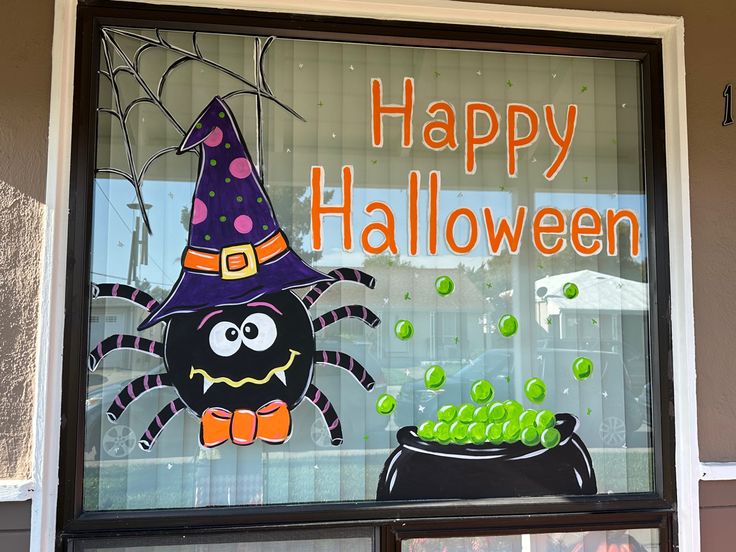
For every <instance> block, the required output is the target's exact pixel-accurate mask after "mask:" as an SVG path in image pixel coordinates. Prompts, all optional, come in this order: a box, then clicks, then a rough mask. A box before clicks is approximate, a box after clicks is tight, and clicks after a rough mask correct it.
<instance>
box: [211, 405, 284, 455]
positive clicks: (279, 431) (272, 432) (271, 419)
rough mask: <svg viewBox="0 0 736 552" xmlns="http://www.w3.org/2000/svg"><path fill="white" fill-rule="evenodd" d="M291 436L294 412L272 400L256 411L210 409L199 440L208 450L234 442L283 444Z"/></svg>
mask: <svg viewBox="0 0 736 552" xmlns="http://www.w3.org/2000/svg"><path fill="white" fill-rule="evenodd" d="M290 433H291V413H290V412H289V408H288V407H287V406H286V403H285V402H284V401H278V400H277V401H271V402H270V403H267V404H265V405H263V406H262V407H261V408H259V409H258V410H257V411H256V412H253V411H252V410H245V409H242V410H236V411H235V412H230V411H229V410H227V409H225V408H208V409H207V410H205V411H204V413H203V414H202V426H201V430H200V434H199V440H200V442H201V443H202V445H204V446H205V447H207V448H212V447H216V446H218V445H221V444H222V443H224V442H226V441H227V440H228V439H232V442H233V443H235V444H236V445H250V444H251V443H252V442H253V441H255V440H256V439H261V440H262V441H266V442H267V443H283V442H284V441H286V440H287V439H288V438H289V434H290Z"/></svg>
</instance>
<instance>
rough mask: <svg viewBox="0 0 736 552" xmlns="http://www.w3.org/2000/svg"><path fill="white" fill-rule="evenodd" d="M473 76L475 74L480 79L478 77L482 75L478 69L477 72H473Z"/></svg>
mask: <svg viewBox="0 0 736 552" xmlns="http://www.w3.org/2000/svg"><path fill="white" fill-rule="evenodd" d="M475 74H476V75H478V76H479V77H480V76H481V75H482V74H483V73H481V70H480V69H478V70H477V71H476V72H475Z"/></svg>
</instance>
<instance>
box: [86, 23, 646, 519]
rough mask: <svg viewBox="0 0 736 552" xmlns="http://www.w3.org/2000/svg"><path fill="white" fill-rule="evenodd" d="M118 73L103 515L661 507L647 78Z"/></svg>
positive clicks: (90, 430)
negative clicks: (348, 504)
mask: <svg viewBox="0 0 736 552" xmlns="http://www.w3.org/2000/svg"><path fill="white" fill-rule="evenodd" d="M101 53H102V56H101V66H100V71H101V77H100V79H99V82H100V85H99V87H100V88H99V99H98V101H99V110H98V113H99V114H98V133H97V168H98V170H97V173H96V178H95V182H94V198H93V239H92V244H91V260H92V273H91V274H90V279H91V281H92V282H94V286H93V296H94V300H93V301H92V306H91V312H90V327H89V348H90V356H89V361H88V368H89V369H90V371H89V375H88V387H87V401H86V443H85V473H84V507H85V509H87V510H113V509H151V508H176V507H200V506H211V505H260V504H280V503H300V502H324V501H361V500H375V499H376V498H378V499H379V500H384V499H391V500H393V499H396V500H414V499H444V498H475V497H482V498H513V497H517V496H540V495H586V494H588V495H593V494H597V493H600V494H607V493H626V492H647V491H651V490H652V489H653V480H654V479H653V475H652V470H653V468H652V458H653V456H652V448H651V446H652V445H651V427H650V420H651V401H650V391H651V388H650V383H649V382H650V381H651V380H650V375H649V374H650V358H649V333H648V327H649V304H648V281H647V261H648V241H647V239H648V236H649V235H650V232H649V230H648V221H647V219H646V197H645V189H644V181H643V170H642V167H643V159H642V152H641V151H642V137H641V133H642V130H641V124H640V121H641V117H642V113H641V100H640V98H641V95H642V90H641V81H640V78H639V72H640V66H639V63H638V62H635V61H624V60H614V59H596V58H580V57H565V56H547V55H521V54H506V53H497V52H481V51H468V50H448V49H427V48H408V47H393V46H380V45H360V44H350V43H340V42H321V41H307V40H292V39H281V38H277V39H275V40H273V41H272V42H271V41H267V40H266V39H256V38H254V37H249V36H235V35H216V34H207V33H198V34H197V35H196V37H195V36H193V34H192V33H189V32H171V31H160V32H158V34H157V33H156V32H155V31H154V30H150V29H148V30H147V29H138V30H135V29H133V30H131V29H113V28H108V29H106V30H105V33H103V37H102V43H101ZM254 60H257V61H258V63H256V62H255V61H254ZM256 67H260V68H261V69H262V70H258V71H257V70H256ZM218 98H219V99H218ZM407 102H412V103H411V110H409V109H408V106H409V104H408V103H407ZM401 105H403V106H406V109H407V111H405V112H404V118H403V119H402V118H401V117H400V115H401V113H400V108H399V107H397V106H401ZM382 106H383V107H382ZM391 106H393V107H391ZM382 109H383V110H384V111H385V110H388V111H387V112H386V114H384V115H381V110H382ZM409 111H411V124H408V122H409V119H408V114H409ZM404 122H406V124H403V123H404ZM241 134H242V136H241ZM410 138H411V140H410ZM348 211H349V216H348ZM147 224H148V225H150V232H149V231H147ZM335 270H337V271H336V272H333V271H335ZM328 284H330V285H328ZM310 290H311V291H310ZM303 305H304V306H303ZM345 306H349V307H348V308H345ZM379 320H380V321H381V323H380V325H379V324H378V322H379ZM478 381H481V383H479V384H477V385H476V382H478ZM491 389H493V396H492V397H491V393H490V390H491ZM503 401H509V402H506V404H497V403H502V402H503ZM446 405H456V406H461V405H470V406H465V407H464V408H462V409H461V410H460V411H459V413H457V412H455V411H453V409H452V408H446V409H444V410H440V409H441V408H442V407H443V406H446ZM443 420H447V422H443ZM471 423H474V424H475V425H472V426H471ZM452 424H454V425H452ZM504 424H505V425H504ZM450 426H452V427H450ZM417 427H421V428H422V430H421V432H420V433H421V435H418V434H417V431H418V430H417ZM430 429H431V430H430ZM437 474H442V477H439V478H438V477H437ZM478 481H487V482H490V481H492V482H493V484H478Z"/></svg>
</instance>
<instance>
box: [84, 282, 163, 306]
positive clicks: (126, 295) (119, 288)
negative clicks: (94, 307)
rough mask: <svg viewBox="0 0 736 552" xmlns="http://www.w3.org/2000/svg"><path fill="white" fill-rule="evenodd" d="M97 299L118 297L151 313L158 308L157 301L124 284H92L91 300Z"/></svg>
mask: <svg viewBox="0 0 736 552" xmlns="http://www.w3.org/2000/svg"><path fill="white" fill-rule="evenodd" d="M98 297H119V298H120V299H126V300H128V301H132V302H133V303H135V304H137V305H140V306H141V307H143V308H144V309H146V310H147V311H149V312H150V311H151V310H152V309H154V308H155V307H157V306H158V301H156V300H155V299H154V298H153V297H151V296H150V295H148V294H147V293H146V292H145V291H141V290H139V289H137V288H134V287H132V286H126V285H125V284H92V298H93V299H96V298H98Z"/></svg>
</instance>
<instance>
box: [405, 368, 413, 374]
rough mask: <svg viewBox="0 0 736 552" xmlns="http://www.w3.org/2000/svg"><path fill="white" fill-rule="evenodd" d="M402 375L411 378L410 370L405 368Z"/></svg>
mask: <svg viewBox="0 0 736 552" xmlns="http://www.w3.org/2000/svg"><path fill="white" fill-rule="evenodd" d="M404 374H406V375H407V376H411V370H409V369H408V368H407V369H406V370H404Z"/></svg>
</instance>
